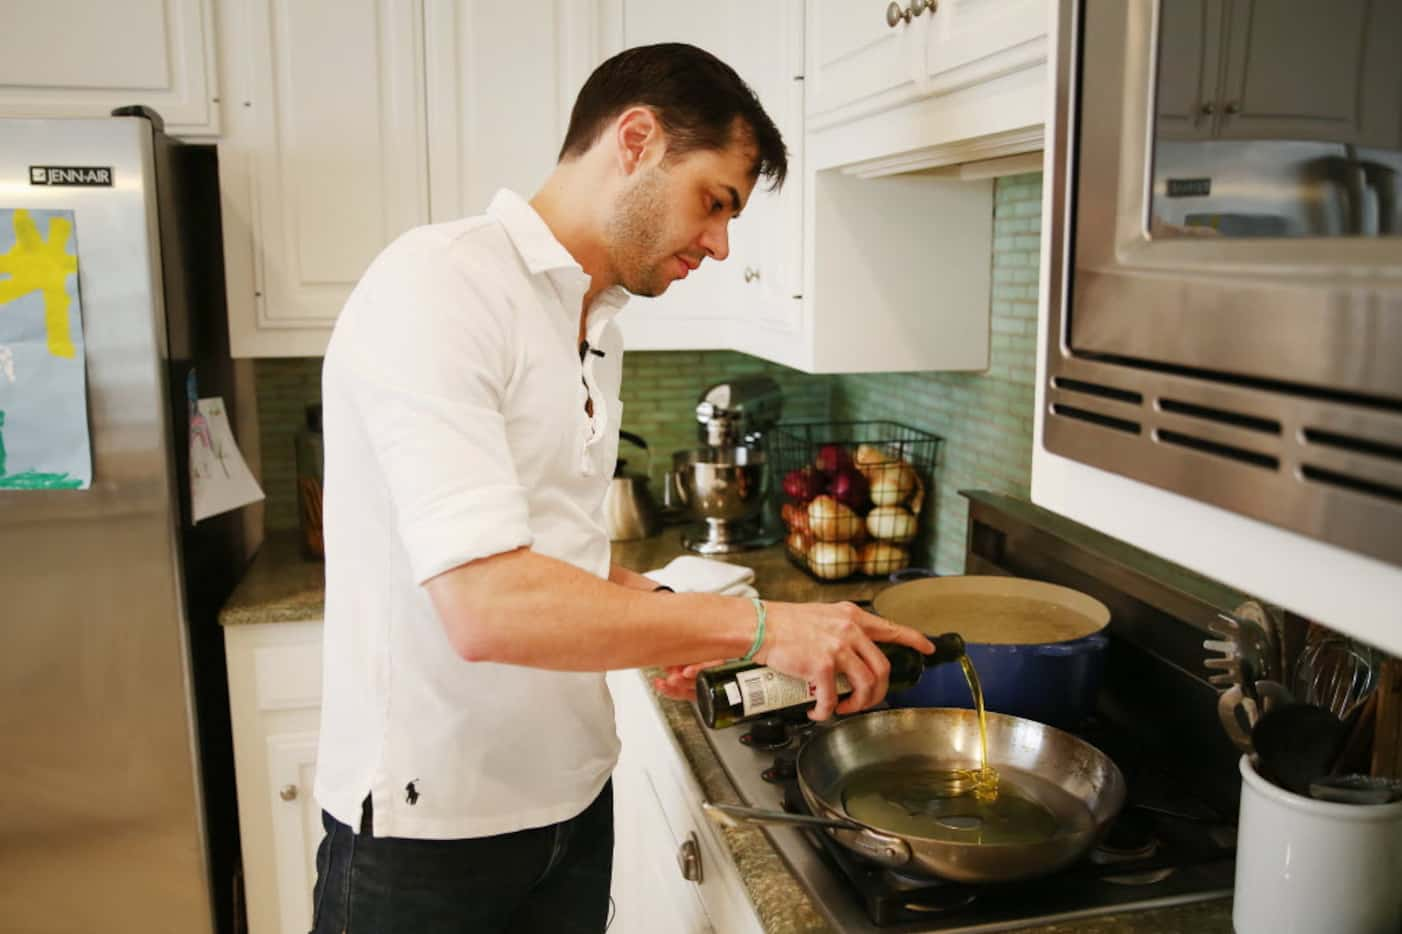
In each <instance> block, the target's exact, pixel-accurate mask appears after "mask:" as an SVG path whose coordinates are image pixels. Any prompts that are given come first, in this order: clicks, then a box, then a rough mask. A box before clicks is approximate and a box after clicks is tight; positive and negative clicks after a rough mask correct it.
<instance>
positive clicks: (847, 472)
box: [827, 466, 871, 513]
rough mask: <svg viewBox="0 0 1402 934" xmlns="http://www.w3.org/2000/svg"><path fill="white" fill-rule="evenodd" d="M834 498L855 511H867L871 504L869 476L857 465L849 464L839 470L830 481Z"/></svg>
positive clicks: (829, 486)
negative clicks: (856, 466)
mask: <svg viewBox="0 0 1402 934" xmlns="http://www.w3.org/2000/svg"><path fill="white" fill-rule="evenodd" d="M827 491H828V492H829V493H831V494H832V498H833V499H835V500H837V501H838V502H839V503H841V504H842V505H844V506H846V507H847V508H849V509H851V510H852V511H853V512H858V513H863V512H866V510H867V507H868V506H870V505H871V495H870V487H869V485H868V484H867V478H866V477H864V476H862V474H861V472H860V471H859V470H857V469H856V468H855V467H852V466H847V467H842V468H839V469H838V470H837V472H836V473H834V474H833V475H832V480H831V481H830V482H829V483H828V490H827Z"/></svg>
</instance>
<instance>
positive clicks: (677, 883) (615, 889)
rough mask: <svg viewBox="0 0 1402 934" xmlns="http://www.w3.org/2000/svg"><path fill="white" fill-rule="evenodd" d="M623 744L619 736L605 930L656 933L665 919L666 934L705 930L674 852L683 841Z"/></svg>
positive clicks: (703, 918)
mask: <svg viewBox="0 0 1402 934" xmlns="http://www.w3.org/2000/svg"><path fill="white" fill-rule="evenodd" d="M628 743H629V740H628V738H627V737H625V738H624V745H625V751H624V753H623V756H622V757H621V758H620V760H619V763H618V766H617V767H616V768H615V769H614V772H613V791H614V810H615V816H614V846H613V886H612V890H611V892H610V895H611V896H612V898H613V910H614V915H613V922H612V923H611V924H610V925H609V931H610V932H617V934H652V932H654V931H658V930H661V929H662V928H661V927H660V919H663V918H665V919H667V922H666V928H665V930H667V931H668V932H669V934H705V932H710V931H712V930H713V928H712V925H711V921H710V918H708V917H707V915H706V910H705V907H704V906H703V905H702V904H701V898H700V896H699V895H698V893H697V891H696V886H695V885H694V884H692V883H691V882H688V881H687V880H686V879H684V878H683V877H682V875H681V870H680V868H679V866H678V862H677V854H678V848H679V847H681V846H682V845H684V844H685V843H686V842H687V841H685V840H678V839H677V836H676V834H675V833H674V831H673V830H672V827H671V825H670V824H668V822H667V814H666V812H665V811H664V810H663V808H662V803H661V801H660V800H659V799H658V796H657V788H656V786H655V784H654V782H653V779H652V776H651V775H650V774H649V773H648V770H647V769H646V768H645V767H644V766H643V765H642V763H641V762H640V761H639V758H640V757H639V755H638V754H637V753H636V752H632V753H630V752H628V751H627V745H628ZM635 744H636V743H635ZM693 845H694V844H693ZM703 869H704V866H703Z"/></svg>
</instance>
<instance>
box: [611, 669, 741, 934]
mask: <svg viewBox="0 0 1402 934" xmlns="http://www.w3.org/2000/svg"><path fill="white" fill-rule="evenodd" d="M608 683H609V688H610V690H612V692H613V697H614V707H615V710H616V711H617V713H616V716H617V722H618V735H619V739H621V740H622V742H623V753H622V756H621V758H620V760H619V765H618V768H617V770H616V771H615V772H614V811H615V818H614V820H615V828H616V835H617V836H616V839H615V842H614V873H613V891H612V896H613V901H614V906H615V917H614V922H613V925H612V926H611V927H610V928H609V930H610V932H622V934H641V932H646V934H703V932H710V931H718V932H723V934H759V932H760V931H762V930H763V928H762V926H761V925H760V922H759V917H758V915H757V914H756V913H755V910H754V907H753V905H752V904H751V902H750V900H749V896H748V894H747V893H746V890H745V884H744V881H743V880H742V879H741V878H740V874H739V872H738V870H737V869H736V868H735V863H734V861H733V860H732V859H731V857H730V851H729V849H728V848H727V847H726V845H725V842H724V840H722V839H721V836H720V832H719V831H718V830H717V829H716V828H715V827H714V825H712V824H711V822H710V821H709V820H708V819H707V818H706V817H705V815H704V814H703V813H702V811H701V807H700V805H701V802H702V801H703V800H704V792H703V791H702V790H701V787H700V786H699V785H698V784H697V781H696V777H695V776H694V775H693V774H692V772H691V768H690V766H689V765H688V764H687V761H686V758H685V756H684V754H683V753H682V751H681V749H680V748H679V746H678V745H677V740H676V737H675V736H674V735H673V734H672V731H671V728H670V727H669V726H668V725H667V722H666V719H665V717H664V716H663V714H662V712H661V711H660V710H659V709H658V707H657V702H656V701H655V700H654V699H653V696H652V688H651V687H650V686H649V685H648V683H647V681H646V679H645V678H644V677H643V676H642V674H641V673H640V672H638V671H636V670H629V671H614V672H610V673H609V674H608ZM684 865H688V866H692V867H699V870H696V869H694V870H692V871H691V873H690V874H691V875H692V876H693V877H695V878H691V879H688V878H687V877H686V876H685V875H684V874H683V866H684Z"/></svg>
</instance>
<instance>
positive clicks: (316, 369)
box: [256, 173, 1042, 573]
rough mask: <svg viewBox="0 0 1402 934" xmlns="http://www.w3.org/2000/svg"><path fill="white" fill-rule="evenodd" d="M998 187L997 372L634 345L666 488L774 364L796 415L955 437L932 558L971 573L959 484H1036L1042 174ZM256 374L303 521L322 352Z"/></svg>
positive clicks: (940, 491) (277, 524) (285, 498)
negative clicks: (675, 461) (734, 382)
mask: <svg viewBox="0 0 1402 934" xmlns="http://www.w3.org/2000/svg"><path fill="white" fill-rule="evenodd" d="M995 192H996V196H995V204H994V224H993V237H994V241H993V251H994V255H993V309H992V328H993V344H992V361H991V365H990V367H989V369H988V371H987V372H984V373H881V374H863V375H847V376H813V375H810V374H807V373H802V372H800V371H798V370H793V369H790V368H788V367H784V366H780V365H779V364H775V363H770V362H768V361H765V360H760V359H758V358H756V357H751V356H748V355H746V354H742V353H736V352H733V351H635V352H632V353H629V354H627V355H626V356H625V357H624V362H623V405H624V418H623V427H624V428H626V429H628V430H629V431H633V432H635V433H637V434H639V435H642V436H643V437H644V438H645V439H647V442H648V445H649V446H650V447H651V448H652V449H653V451H654V457H653V469H652V475H653V476H654V478H656V483H655V487H656V488H658V489H660V486H657V483H660V478H661V475H662V472H663V471H664V470H665V469H666V464H667V461H668V460H669V459H670V456H671V452H672V451H674V450H678V449H680V448H685V447H691V446H694V445H695V444H696V443H697V435H696V429H697V426H696V422H695V416H694V414H693V410H694V408H695V406H696V399H697V397H698V396H699V395H700V393H701V390H702V389H703V388H705V387H706V386H708V385H710V384H711V383H714V382H718V381H720V380H723V379H729V378H732V377H735V376H740V375H750V374H766V375H769V376H771V377H773V378H774V379H775V380H776V381H777V382H778V383H779V385H780V386H781V387H782V388H783V390H784V397H785V398H784V418H785V419H786V420H795V421H814V420H827V419H834V420H865V419H891V420H894V421H899V422H903V423H906V424H909V425H912V426H914V427H916V428H923V429H925V430H927V431H933V432H935V433H936V434H939V435H942V436H943V437H944V438H945V445H944V449H943V451H942V453H941V461H940V464H939V467H938V471H937V477H936V491H935V496H934V500H933V506H932V507H927V508H933V512H932V513H931V515H933V516H934V517H935V521H936V535H935V537H934V539H933V552H932V553H931V554H927V555H925V556H923V558H922V560H923V561H925V562H927V563H933V564H934V565H935V567H937V568H938V569H939V570H940V571H941V572H944V573H959V572H962V571H963V569H964V536H965V528H966V515H965V504H964V501H963V499H962V498H960V497H959V496H958V492H957V491H958V490H960V489H966V488H969V487H978V488H981V489H988V490H996V491H1000V492H1006V493H1011V494H1015V495H1019V496H1027V495H1028V490H1029V486H1030V483H1031V465H1032V411H1033V379H1034V372H1035V360H1036V357H1035V353H1036V335H1037V263H1038V255H1039V253H1038V251H1039V230H1040V227H1041V204H1042V176H1041V174H1040V173H1033V174H1029V175H1019V176H1012V177H1008V178H1002V179H999V180H998V183H997V186H996V188H995ZM256 374H257V388H258V420H259V425H260V428H261V434H262V451H263V454H262V469H263V477H262V479H263V489H264V490H265V491H266V493H267V496H268V506H267V524H268V527H269V528H295V527H296V525H297V513H296V501H295V498H294V479H295V476H296V467H295V460H294V454H293V437H294V435H295V432H296V430H297V427H298V425H300V424H301V423H302V419H303V410H304V408H305V406H306V404H307V403H309V402H315V401H318V400H319V399H320V398H321V383H320V380H321V361H320V360H319V359H316V358H298V359H262V360H258V361H257V366H256ZM620 452H621V456H623V457H625V458H627V459H628V460H629V461H630V462H633V461H635V460H636V459H637V458H639V457H641V455H640V454H639V453H638V452H636V451H633V450H630V448H629V446H628V445H623V446H622V447H621V448H620ZM639 466H641V464H639Z"/></svg>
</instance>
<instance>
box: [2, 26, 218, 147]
mask: <svg viewBox="0 0 1402 934" xmlns="http://www.w3.org/2000/svg"><path fill="white" fill-rule="evenodd" d="M20 6H28V7H29V9H28V11H26V12H20V11H19V9H18V7H20ZM6 7H7V13H6V16H5V22H4V28H0V114H4V115H6V116H17V117H105V116H107V115H108V114H110V113H111V112H112V110H113V109H114V108H116V107H122V106H125V105H128V104H145V105H147V106H148V107H151V108H153V109H154V110H155V111H156V112H157V113H159V114H160V115H161V117H162V118H163V119H164V120H165V124H166V131H167V132H169V133H172V134H174V135H177V136H195V137H198V136H211V135H214V134H217V133H218V132H219V112H220V95H219V85H218V81H217V78H216V74H217V69H216V68H215V58H214V16H213V0H105V2H103V3H93V2H91V0H45V2H44V3H43V4H27V5H26V4H18V3H10V4H6Z"/></svg>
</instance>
